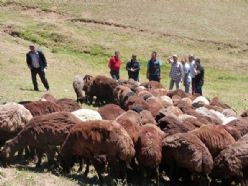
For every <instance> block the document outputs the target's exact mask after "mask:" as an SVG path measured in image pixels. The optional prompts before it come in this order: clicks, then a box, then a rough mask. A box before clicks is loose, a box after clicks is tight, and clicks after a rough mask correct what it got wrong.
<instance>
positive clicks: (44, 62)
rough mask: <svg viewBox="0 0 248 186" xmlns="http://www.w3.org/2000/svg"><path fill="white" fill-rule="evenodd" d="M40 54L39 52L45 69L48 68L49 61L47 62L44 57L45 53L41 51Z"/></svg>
mask: <svg viewBox="0 0 248 186" xmlns="http://www.w3.org/2000/svg"><path fill="white" fill-rule="evenodd" d="M38 52H39V54H40V57H41V59H42V61H43V64H44V68H47V60H46V57H45V55H44V54H43V52H41V51H38Z"/></svg>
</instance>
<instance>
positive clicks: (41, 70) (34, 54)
mask: <svg viewBox="0 0 248 186" xmlns="http://www.w3.org/2000/svg"><path fill="white" fill-rule="evenodd" d="M29 49H30V51H29V52H28V53H27V54H26V62H27V65H28V68H29V69H30V71H31V76H32V82H33V85H34V90H35V91H39V88H38V83H37V79H36V75H37V74H39V76H40V79H41V82H42V83H43V85H44V87H45V88H46V90H49V84H48V81H47V79H46V76H45V70H46V68H47V61H46V58H45V55H44V54H43V53H42V52H41V51H38V50H36V49H35V46H34V45H30V46H29Z"/></svg>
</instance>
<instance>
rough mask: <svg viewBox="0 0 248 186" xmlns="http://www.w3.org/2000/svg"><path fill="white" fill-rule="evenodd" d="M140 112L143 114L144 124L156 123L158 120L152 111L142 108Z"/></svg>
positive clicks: (142, 120) (142, 121)
mask: <svg viewBox="0 0 248 186" xmlns="http://www.w3.org/2000/svg"><path fill="white" fill-rule="evenodd" d="M139 114H140V116H141V123H142V125H144V124H147V123H152V124H156V120H155V119H154V117H153V116H152V113H151V112H150V111H148V110H142V111H141V112H139Z"/></svg>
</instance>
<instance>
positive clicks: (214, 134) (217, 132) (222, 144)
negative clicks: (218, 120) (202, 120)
mask: <svg viewBox="0 0 248 186" xmlns="http://www.w3.org/2000/svg"><path fill="white" fill-rule="evenodd" d="M189 133H190V134H194V135H196V136H197V137H198V138H199V139H200V140H201V141H202V142H203V143H204V144H205V145H206V147H207V148H208V150H209V152H210V153H211V155H212V156H213V158H215V157H216V156H217V155H218V154H219V153H220V151H222V150H223V149H225V148H226V147H228V146H229V145H231V144H233V143H235V139H234V138H233V137H232V136H231V134H229V133H228V132H227V131H226V130H225V128H224V127H223V126H221V125H205V126H202V127H200V128H198V129H195V130H192V131H190V132H189Z"/></svg>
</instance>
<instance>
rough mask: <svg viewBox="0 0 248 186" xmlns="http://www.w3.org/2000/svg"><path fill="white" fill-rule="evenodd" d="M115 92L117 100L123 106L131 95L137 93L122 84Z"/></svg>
mask: <svg viewBox="0 0 248 186" xmlns="http://www.w3.org/2000/svg"><path fill="white" fill-rule="evenodd" d="M113 94H114V99H115V102H116V103H117V104H118V105H119V106H121V107H123V105H124V103H125V101H126V100H127V99H128V98H129V97H130V96H134V95H135V93H134V92H133V91H132V90H131V89H130V88H129V87H125V86H122V85H118V86H117V87H115V89H114V93H113Z"/></svg>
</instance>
